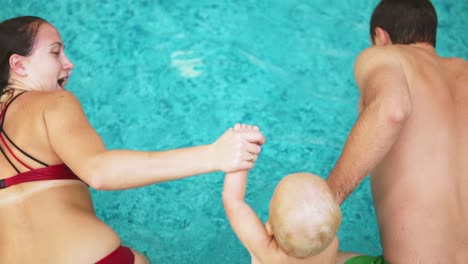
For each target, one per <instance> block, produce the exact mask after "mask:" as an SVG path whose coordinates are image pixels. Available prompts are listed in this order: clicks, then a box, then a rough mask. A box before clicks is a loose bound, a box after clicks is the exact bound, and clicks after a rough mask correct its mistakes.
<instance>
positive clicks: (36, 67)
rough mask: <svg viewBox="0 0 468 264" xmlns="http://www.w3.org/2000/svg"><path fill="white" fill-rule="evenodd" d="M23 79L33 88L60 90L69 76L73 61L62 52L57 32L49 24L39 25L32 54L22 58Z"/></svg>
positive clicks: (62, 48)
mask: <svg viewBox="0 0 468 264" xmlns="http://www.w3.org/2000/svg"><path fill="white" fill-rule="evenodd" d="M23 66H24V68H25V71H26V75H25V79H26V80H25V81H26V83H27V84H28V85H30V86H31V88H32V89H34V90H41V91H54V90H62V89H64V87H65V85H66V84H67V82H68V79H69V78H70V76H71V73H72V69H73V63H72V62H71V61H70V60H69V59H68V57H67V55H65V52H64V45H63V42H62V38H61V37H60V34H59V32H58V31H57V30H56V29H55V28H54V27H53V26H52V25H50V24H48V23H44V24H42V25H41V26H40V27H39V31H38V33H37V35H36V40H35V43H34V47H33V50H32V54H31V55H30V56H28V57H25V58H24V61H23Z"/></svg>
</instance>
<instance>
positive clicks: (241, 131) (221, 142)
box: [211, 124, 265, 172]
mask: <svg viewBox="0 0 468 264" xmlns="http://www.w3.org/2000/svg"><path fill="white" fill-rule="evenodd" d="M264 143H265V137H264V136H263V134H262V133H261V132H260V130H259V129H258V127H256V126H250V125H241V124H236V125H235V126H234V128H230V129H228V130H227V131H226V132H225V133H224V134H223V135H222V136H221V137H219V138H218V139H217V140H216V142H214V143H213V144H212V145H211V148H212V150H213V151H212V155H213V157H212V158H213V160H214V161H215V166H216V168H217V169H218V170H221V171H224V172H234V171H238V170H247V169H251V168H252V167H253V165H254V163H255V161H256V160H257V156H258V154H259V153H260V151H261V145H263V144H264Z"/></svg>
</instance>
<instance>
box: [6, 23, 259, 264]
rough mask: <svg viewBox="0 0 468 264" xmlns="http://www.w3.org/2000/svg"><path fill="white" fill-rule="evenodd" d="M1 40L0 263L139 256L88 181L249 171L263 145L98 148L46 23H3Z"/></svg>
mask: <svg viewBox="0 0 468 264" xmlns="http://www.w3.org/2000/svg"><path fill="white" fill-rule="evenodd" d="M0 46H1V47H0V88H1V89H0V106H1V115H0V132H1V133H0V150H1V153H0V226H2V229H1V232H0V263H48V264H52V263H60V264H64V263H101V264H102V263H147V262H148V261H147V260H146V259H145V257H144V256H142V255H141V254H140V253H138V252H136V251H134V250H131V249H129V248H127V247H124V246H122V245H121V244H120V243H121V241H120V239H119V237H118V235H117V234H116V233H115V232H114V231H113V230H112V229H111V228H110V227H109V226H108V225H106V224H105V223H103V222H102V221H101V220H100V219H98V218H97V217H96V215H95V212H94V209H93V204H92V201H91V196H90V192H89V190H88V185H89V186H91V187H92V188H94V189H98V190H117V189H127V188H134V187H139V186H145V185H148V184H153V183H157V182H162V181H169V180H175V179H180V178H183V177H187V176H191V175H196V174H202V173H208V172H212V171H218V170H221V171H224V172H233V171H237V170H241V169H249V168H252V166H253V163H254V162H255V160H256V159H257V154H258V153H259V152H260V145H259V144H262V143H263V142H264V137H263V135H262V134H261V133H260V132H259V131H258V130H252V131H251V132H250V133H237V132H235V131H233V130H232V129H229V130H228V131H226V132H225V133H224V134H223V135H222V136H221V137H220V138H219V139H218V140H216V141H215V142H214V143H213V144H209V145H204V146H197V147H192V148H184V149H176V150H170V151H162V152H140V151H130V150H112V151H109V150H106V148H105V146H104V143H103V141H102V139H101V138H100V137H99V135H98V134H97V133H96V132H95V130H94V129H93V128H92V127H91V125H90V124H89V122H88V120H87V119H86V116H85V114H84V112H83V109H82V107H81V105H80V103H79V102H78V100H77V99H76V98H75V97H74V96H73V95H72V94H71V93H70V92H67V91H65V90H64V87H65V85H66V84H67V81H68V79H69V78H70V76H71V73H72V69H73V64H72V63H71V61H70V60H69V59H68V57H67V56H66V55H65V53H64V45H63V42H62V39H61V37H60V34H59V32H58V31H57V30H56V29H55V28H54V27H53V26H52V25H51V24H49V23H48V22H47V21H45V20H43V19H41V18H38V17H17V18H13V19H9V20H6V21H4V22H2V23H1V24H0ZM257 143H258V144H257ZM116 261H118V262H116Z"/></svg>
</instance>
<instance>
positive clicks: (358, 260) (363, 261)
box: [345, 256, 389, 264]
mask: <svg viewBox="0 0 468 264" xmlns="http://www.w3.org/2000/svg"><path fill="white" fill-rule="evenodd" d="M345 264H389V263H388V261H386V260H385V259H384V258H383V256H377V257H371V256H357V257H354V258H350V259H348V260H347V261H346V262H345Z"/></svg>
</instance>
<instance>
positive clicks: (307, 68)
mask: <svg viewBox="0 0 468 264" xmlns="http://www.w3.org/2000/svg"><path fill="white" fill-rule="evenodd" d="M433 2H434V4H435V6H436V8H437V11H438V14H439V20H440V21H439V35H438V48H437V49H438V51H439V53H441V54H442V55H457V56H460V57H464V58H465V59H468V37H467V36H466V34H464V32H465V31H466V27H467V25H468V19H467V16H463V14H466V13H467V11H468V2H466V1H458V0H437V1H433ZM3 3H4V6H9V7H10V8H8V9H6V8H5V9H2V10H1V11H0V18H1V19H2V20H3V19H6V18H9V17H12V16H17V15H25V14H30V15H38V16H42V17H44V18H46V19H47V20H49V21H50V22H52V23H53V24H54V25H55V26H57V27H58V28H59V30H60V31H61V32H62V37H63V39H64V41H65V44H66V46H67V51H68V55H69V57H70V58H71V59H72V61H73V62H74V63H75V66H76V67H75V70H74V74H73V77H72V79H71V81H70V83H69V85H68V88H69V89H70V90H71V91H73V92H74V93H75V94H76V95H77V96H78V97H79V98H80V100H81V102H82V103H83V106H84V108H85V111H86V114H87V115H88V117H89V118H90V120H91V122H92V124H93V126H94V127H95V128H96V130H97V131H98V132H99V133H100V134H101V135H102V137H103V139H104V141H105V142H106V144H107V146H108V147H109V148H112V149H116V148H134V149H141V150H150V149H151V150H164V149H169V148H176V147H184V146H191V145H196V144H206V143H210V142H212V141H213V140H215V139H216V138H217V136H219V135H220V134H221V133H222V132H223V131H224V130H225V129H226V128H227V127H229V126H232V125H233V124H234V123H235V122H245V123H251V124H257V125H259V126H260V127H261V129H262V130H263V132H264V133H265V134H266V136H267V144H266V145H265V147H264V149H263V153H262V155H261V156H260V157H259V161H258V162H257V164H256V167H255V168H254V170H253V171H252V172H251V173H250V177H249V185H248V190H247V200H248V202H249V203H250V204H251V205H252V207H253V208H254V209H255V210H256V211H257V213H258V214H259V215H260V216H261V218H262V220H266V218H267V211H268V203H269V199H270V197H271V194H272V192H273V188H274V187H275V185H276V183H277V182H278V181H279V180H280V179H281V178H282V177H283V176H284V175H286V174H288V173H292V172H297V171H309V172H315V173H317V174H320V175H322V176H325V175H327V173H328V172H329V171H330V170H331V168H332V167H333V165H334V162H335V161H336V159H337V158H338V155H339V154H340V152H341V149H342V146H343V144H344V141H345V139H346V136H347V134H348V132H349V130H350V128H351V126H352V125H353V123H354V120H355V119H356V117H357V99H358V93H357V90H356V87H355V84H354V80H353V76H352V67H353V62H354V59H355V57H356V56H357V54H358V53H359V52H360V51H361V50H362V49H363V48H365V47H367V46H368V39H369V38H368V21H369V17H370V14H371V11H372V9H373V7H374V6H375V4H376V3H377V1H376V0H372V1H368V0H362V1H341V0H327V1H325V0H315V1H305V0H288V1H286V0H269V1H260V0H258V1H254V0H244V1H236V0H227V1H222V2H220V1H208V0H199V1H190V0H179V1H167V0H166V1H164V0H161V1H123V0H114V1H109V0H107V1H106V0H102V1H99V3H96V2H95V1H91V0H80V1H78V0H68V1H47V2H44V3H40V2H33V3H27V4H18V1H13V0H4V1H3ZM130 176H131V175H129V177H130ZM222 182H223V174H221V173H212V174H208V175H201V176H199V177H194V178H189V179H184V180H179V181H174V182H169V183H162V184H158V185H153V186H148V187H145V188H140V189H135V190H127V191H119V192H95V191H93V197H94V202H95V205H96V211H97V213H98V216H99V217H100V218H102V219H103V220H104V221H105V222H107V223H109V224H110V225H111V226H112V227H113V228H114V229H115V230H116V231H117V232H118V233H119V234H120V235H121V237H122V239H123V241H124V243H126V244H127V245H130V246H132V247H134V248H136V249H137V250H139V251H141V252H144V253H146V254H147V255H148V256H149V257H150V259H151V260H152V261H153V262H154V263H203V264H205V263H207V264H211V263H213V264H214V263H249V256H248V253H247V252H246V251H245V249H244V248H243V247H242V245H241V244H240V242H239V241H238V240H237V238H236V237H235V235H234V233H233V232H232V231H231V228H230V226H229V224H228V222H227V219H226V217H225V215H224V211H223V207H222V203H221V189H222ZM342 208H343V214H344V221H343V224H342V226H341V229H340V232H339V237H340V240H341V246H340V248H341V249H342V250H351V251H359V252H362V253H367V254H379V253H380V252H381V248H380V246H379V237H378V229H377V224H376V221H375V216H374V208H373V206H372V198H371V195H370V191H369V182H368V180H365V181H364V183H363V184H361V185H360V186H359V188H358V189H357V191H355V192H354V193H353V194H352V195H351V197H350V198H349V199H348V200H347V202H345V204H344V205H343V207H342Z"/></svg>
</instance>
